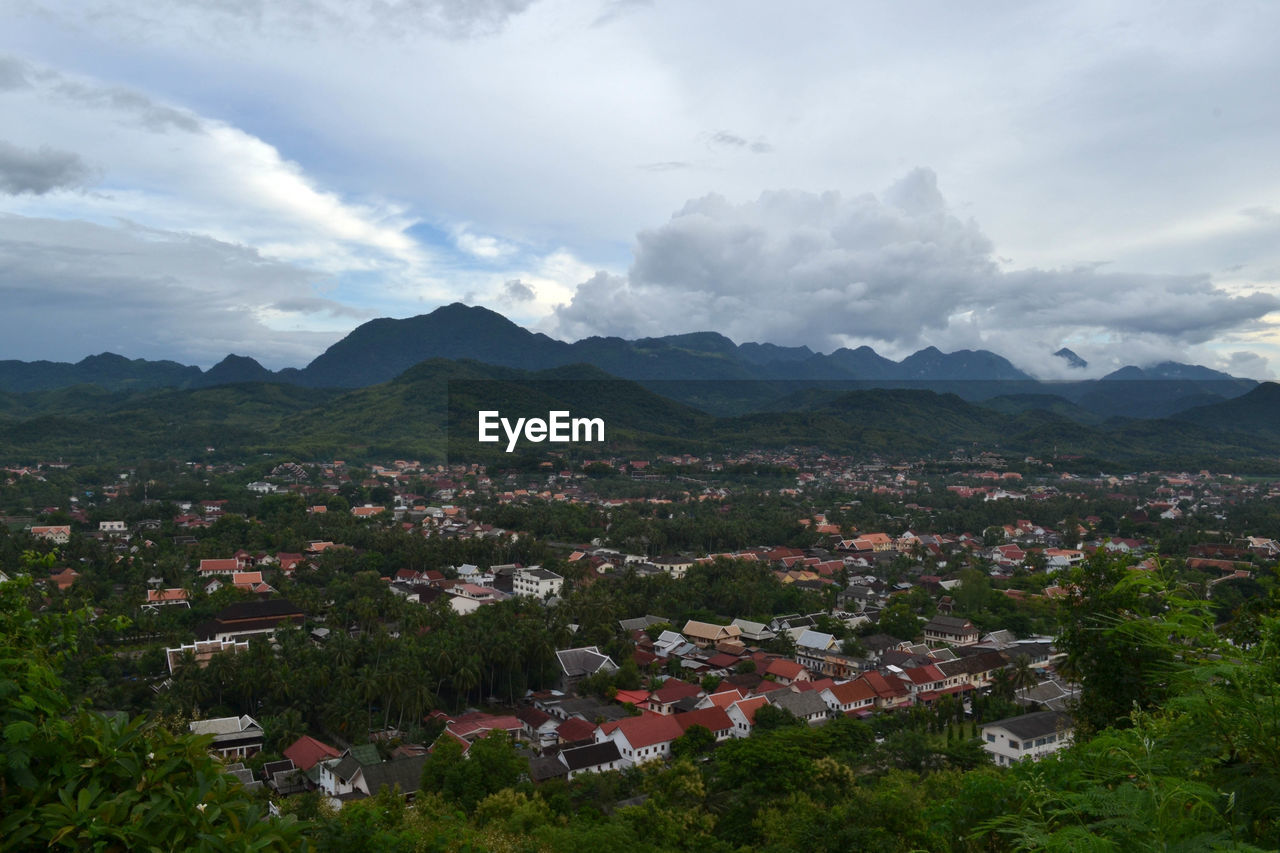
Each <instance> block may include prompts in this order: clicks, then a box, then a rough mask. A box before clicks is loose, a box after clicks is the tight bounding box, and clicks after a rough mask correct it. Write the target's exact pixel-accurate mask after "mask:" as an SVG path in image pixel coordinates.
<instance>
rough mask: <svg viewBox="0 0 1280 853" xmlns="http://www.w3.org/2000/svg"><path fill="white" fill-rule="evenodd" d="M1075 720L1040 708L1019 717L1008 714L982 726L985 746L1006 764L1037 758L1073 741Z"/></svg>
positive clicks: (1005, 765)
mask: <svg viewBox="0 0 1280 853" xmlns="http://www.w3.org/2000/svg"><path fill="white" fill-rule="evenodd" d="M1073 729H1074V724H1073V722H1072V720H1071V716H1070V715H1069V714H1064V713H1063V712H1061V711H1037V712H1036V713H1034V714H1023V715H1022V716H1020V717H1006V718H1005V719H1003V720H996V721H995V722H992V723H987V724H986V725H984V726H983V727H982V748H983V749H985V750H986V751H987V752H989V753H991V755H992V756H993V757H994V758H995V762H996V764H997V765H1000V766H1002V767H1007V766H1009V765H1010V764H1014V763H1015V762H1018V761H1022V760H1023V759H1026V758H1030V759H1031V760H1032V761H1035V760H1036V759H1038V758H1042V757H1043V756H1046V755H1051V754H1052V753H1055V752H1057V751H1058V750H1060V749H1062V748H1063V747H1065V746H1068V745H1069V744H1070V743H1071V734H1072V731H1073Z"/></svg>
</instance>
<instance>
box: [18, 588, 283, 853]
mask: <svg viewBox="0 0 1280 853" xmlns="http://www.w3.org/2000/svg"><path fill="white" fill-rule="evenodd" d="M28 584H29V581H26V580H17V581H13V582H10V583H6V584H0V732H2V735H0V736H2V737H3V741H4V750H3V754H2V756H0V761H2V764H0V767H2V768H3V782H2V784H0V815H3V817H0V837H3V838H4V839H5V842H4V846H5V847H6V849H12V850H28V849H30V850H35V849H46V848H48V847H52V846H60V847H69V848H79V849H129V850H134V849H138V850H143V849H147V850H151V849H157V850H158V849H166V850H167V849H179V848H180V849H188V850H211V851H212V850H247V849H248V850H289V849H295V848H296V847H297V846H299V844H300V835H299V831H298V828H297V826H296V824H294V823H293V821H292V819H291V818H290V819H282V820H271V819H269V818H268V817H267V814H266V809H265V806H264V804H263V803H262V802H261V801H257V800H253V799H251V798H250V797H248V796H247V795H246V794H245V793H243V791H242V790H241V789H240V784H239V782H238V781H237V780H236V779H235V778H234V777H231V776H228V775H226V774H225V773H223V772H222V768H221V766H220V765H219V764H218V763H217V762H215V761H214V760H213V759H212V758H211V757H210V756H209V754H208V752H207V747H208V744H209V741H210V740H211V739H210V738H196V737H192V736H190V735H185V734H183V735H175V734H173V733H171V732H170V731H169V730H168V729H166V728H164V727H163V726H161V725H159V724H158V723H157V721H155V720H153V719H148V718H145V717H138V718H135V719H133V720H129V719H127V718H126V717H124V716H123V715H113V716H105V715H103V714H100V713H95V712H93V711H89V710H83V709H77V708H75V707H74V706H73V703H72V702H71V700H70V698H69V697H68V696H67V694H66V692H65V687H64V684H63V682H62V679H61V678H60V677H59V671H58V668H59V666H60V665H61V664H62V663H63V662H65V660H66V659H67V655H68V653H69V652H70V651H71V650H73V649H74V648H75V646H76V644H77V642H78V637H79V634H80V632H81V631H82V630H84V624H85V623H84V615H83V614H57V613H48V614H41V615H39V616H37V615H35V614H33V613H32V612H31V610H30V609H29V607H28V604H27V601H26V595H27V592H28Z"/></svg>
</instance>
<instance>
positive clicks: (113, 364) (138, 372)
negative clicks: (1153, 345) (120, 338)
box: [0, 352, 201, 391]
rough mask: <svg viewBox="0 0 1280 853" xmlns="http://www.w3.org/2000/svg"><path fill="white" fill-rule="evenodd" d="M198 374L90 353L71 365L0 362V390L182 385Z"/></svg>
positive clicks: (170, 363) (167, 363)
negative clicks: (82, 386)
mask: <svg viewBox="0 0 1280 853" xmlns="http://www.w3.org/2000/svg"><path fill="white" fill-rule="evenodd" d="M200 376H201V372H200V368H198V367H187V366H185V365H182V364H178V363H177V362H176V361H147V360H146V359H141V358H137V359H128V358H125V357H124V356H119V355H116V354H115V353H110V352H104V353H102V354H101V355H91V356H89V357H87V358H84V359H81V360H80V361H78V362H76V363H75V364H69V363H67V362H59V361H0V390H4V391H48V390H52V389H54V388H67V387H70V386H72V385H96V386H98V387H99V388H105V389H108V390H112V391H118V390H125V389H131V388H137V389H145V388H183V387H186V386H187V385H190V384H191V383H192V382H194V381H196V380H197V379H199V378H200Z"/></svg>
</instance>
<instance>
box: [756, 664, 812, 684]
mask: <svg viewBox="0 0 1280 853" xmlns="http://www.w3.org/2000/svg"><path fill="white" fill-rule="evenodd" d="M764 673H765V675H772V676H773V677H774V678H776V679H777V680H778V683H779V684H791V683H792V682H793V681H808V680H809V670H807V669H805V668H804V667H803V666H801V665H800V664H798V663H796V662H795V661H793V660H787V659H786V658H776V659H774V660H772V661H770V662H769V666H768V667H766V668H765V671H764Z"/></svg>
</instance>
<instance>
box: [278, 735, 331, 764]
mask: <svg viewBox="0 0 1280 853" xmlns="http://www.w3.org/2000/svg"><path fill="white" fill-rule="evenodd" d="M341 754H342V753H340V752H338V750H336V749H334V748H333V747H331V746H329V744H327V743H324V742H322V741H318V740H316V739H315V738H313V737H312V736H311V735H303V736H302V737H300V738H298V739H297V740H295V741H294V742H293V743H291V744H289V745H288V746H287V747H285V750H284V757H285V758H287V759H289V760H290V761H292V762H293V766H294V767H297V768H298V769H299V770H301V771H302V772H303V773H306V772H307V771H308V770H310V769H311V768H312V767H315V766H316V763H317V762H320V761H327V760H328V759H330V758H337V757H338V756H340V755H341Z"/></svg>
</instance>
